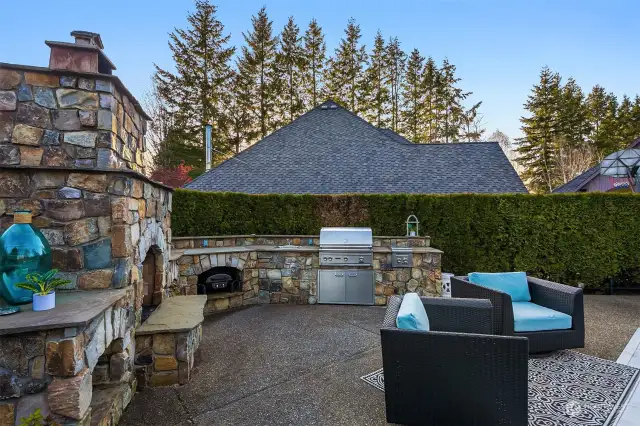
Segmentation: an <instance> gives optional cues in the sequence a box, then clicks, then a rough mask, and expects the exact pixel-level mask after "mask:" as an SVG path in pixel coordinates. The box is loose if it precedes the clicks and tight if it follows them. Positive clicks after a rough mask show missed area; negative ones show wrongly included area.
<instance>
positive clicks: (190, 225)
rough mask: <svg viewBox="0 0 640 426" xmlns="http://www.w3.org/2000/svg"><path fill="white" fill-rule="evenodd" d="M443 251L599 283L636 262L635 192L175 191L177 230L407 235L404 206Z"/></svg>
mask: <svg viewBox="0 0 640 426" xmlns="http://www.w3.org/2000/svg"><path fill="white" fill-rule="evenodd" d="M411 213H413V214H415V215H416V216H417V217H418V219H419V220H420V222H421V223H420V231H421V232H420V233H421V235H424V234H427V235H430V236H431V245H432V246H433V247H436V248H439V249H442V250H443V251H444V256H443V270H444V271H448V272H453V273H455V274H465V273H467V272H471V271H510V270H522V271H527V272H528V273H530V274H532V275H536V276H539V277H545V278H549V279H552V280H555V281H560V282H564V283H569V284H573V285H576V284H577V283H579V282H583V283H585V284H586V285H587V286H588V287H591V288H597V287H603V286H605V285H607V282H608V278H609V277H612V276H618V275H620V274H623V273H625V272H628V271H634V270H636V269H637V268H639V267H640V196H636V195H634V194H602V193H591V194H554V195H523V194H518V195H483V194H455V195H407V194H400V195H337V196H331V195H246V194H237V193H214V192H211V193H207V192H199V191H190V190H183V189H179V190H177V191H176V192H175V193H174V198H173V214H172V225H173V235H174V236H204V235H230V234H318V233H319V231H320V228H321V227H322V226H370V227H371V228H373V232H374V235H404V234H405V232H406V231H405V225H404V222H405V220H406V218H407V216H408V215H409V214H411Z"/></svg>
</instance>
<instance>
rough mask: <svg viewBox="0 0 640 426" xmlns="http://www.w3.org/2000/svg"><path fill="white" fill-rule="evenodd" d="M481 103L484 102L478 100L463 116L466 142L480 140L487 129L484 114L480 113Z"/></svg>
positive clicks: (463, 132) (462, 135)
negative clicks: (483, 121)
mask: <svg viewBox="0 0 640 426" xmlns="http://www.w3.org/2000/svg"><path fill="white" fill-rule="evenodd" d="M480 105H482V102H478V103H477V104H475V105H473V106H472V107H471V108H469V109H468V110H467V111H465V112H464V114H462V116H461V120H462V129H461V130H462V134H461V137H462V140H464V141H465V142H478V141H480V139H481V138H482V135H483V134H484V132H485V131H486V129H485V128H483V127H482V126H483V123H482V118H483V116H482V114H480V113H479V109H480Z"/></svg>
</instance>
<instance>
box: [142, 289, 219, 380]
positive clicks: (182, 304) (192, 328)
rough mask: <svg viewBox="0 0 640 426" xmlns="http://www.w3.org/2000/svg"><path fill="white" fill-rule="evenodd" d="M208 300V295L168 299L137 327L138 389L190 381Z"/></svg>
mask: <svg viewBox="0 0 640 426" xmlns="http://www.w3.org/2000/svg"><path fill="white" fill-rule="evenodd" d="M206 302H207V297H206V296H176V297H171V298H168V299H165V300H164V301H163V302H162V303H161V304H160V306H159V307H158V309H156V310H155V311H154V312H153V313H152V314H151V315H150V316H149V318H148V319H147V320H146V321H145V322H144V323H143V324H142V325H141V326H140V327H139V328H138V329H137V330H136V356H135V367H134V368H135V372H136V378H137V379H138V389H144V388H145V387H146V386H152V387H155V386H169V385H174V384H176V383H179V384H181V385H184V384H186V383H188V382H189V379H190V376H191V370H192V369H193V364H194V356H195V352H196V350H197V349H198V346H199V345H200V340H201V339H202V322H203V321H204V315H203V310H204V305H205V303H206Z"/></svg>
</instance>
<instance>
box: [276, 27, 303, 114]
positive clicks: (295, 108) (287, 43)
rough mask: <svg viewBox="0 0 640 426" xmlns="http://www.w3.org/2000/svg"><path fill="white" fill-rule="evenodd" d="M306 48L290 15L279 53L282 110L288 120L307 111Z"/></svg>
mask: <svg viewBox="0 0 640 426" xmlns="http://www.w3.org/2000/svg"><path fill="white" fill-rule="evenodd" d="M304 60H305V58H304V50H303V47H302V37H300V29H299V28H298V26H297V25H296V23H295V21H294V19H293V17H289V20H288V21H287V25H285V27H284V30H283V31H282V34H281V36H280V51H279V52H278V55H277V66H278V70H279V72H280V81H281V82H282V87H283V89H284V90H282V95H281V105H282V107H281V108H280V110H281V111H282V113H283V115H284V116H285V119H286V122H291V121H293V120H294V119H295V118H296V117H298V116H299V115H300V114H301V113H302V112H304V111H305V105H304V101H303V99H304V90H303V87H304V75H303V68H304Z"/></svg>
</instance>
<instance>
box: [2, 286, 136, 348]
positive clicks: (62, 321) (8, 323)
mask: <svg viewBox="0 0 640 426" xmlns="http://www.w3.org/2000/svg"><path fill="white" fill-rule="evenodd" d="M126 294H127V289H126V288H122V289H119V290H86V291H61V292H58V293H56V307H55V308H53V309H51V310H49V311H41V312H34V311H33V310H32V308H31V304H28V305H23V306H21V307H20V309H21V311H20V312H18V313H17V314H13V315H7V316H0V336H3V335H8V334H19V333H27V332H31V331H40V330H54V329H59V328H67V327H81V326H85V325H87V324H88V323H89V322H90V321H91V320H92V319H94V318H95V317H97V316H98V315H100V314H101V313H103V312H104V311H105V310H107V309H108V308H109V307H110V306H112V305H113V304H115V303H116V302H117V301H118V300H120V299H122V298H123V297H125V296H126Z"/></svg>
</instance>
